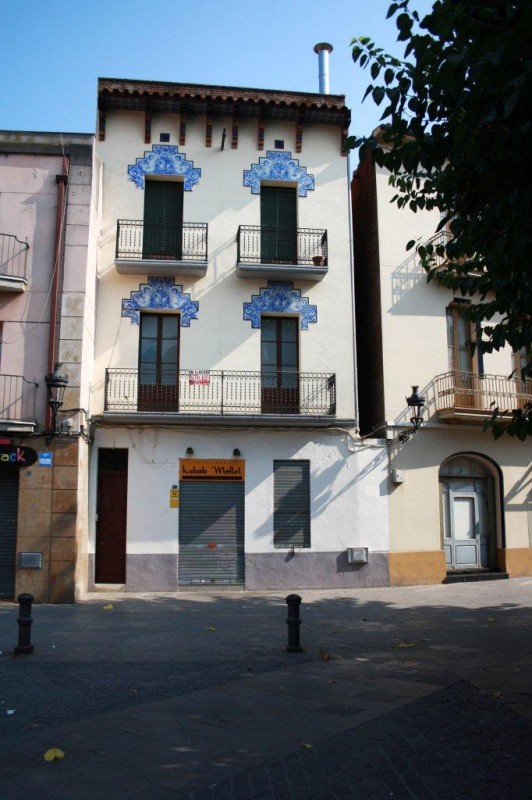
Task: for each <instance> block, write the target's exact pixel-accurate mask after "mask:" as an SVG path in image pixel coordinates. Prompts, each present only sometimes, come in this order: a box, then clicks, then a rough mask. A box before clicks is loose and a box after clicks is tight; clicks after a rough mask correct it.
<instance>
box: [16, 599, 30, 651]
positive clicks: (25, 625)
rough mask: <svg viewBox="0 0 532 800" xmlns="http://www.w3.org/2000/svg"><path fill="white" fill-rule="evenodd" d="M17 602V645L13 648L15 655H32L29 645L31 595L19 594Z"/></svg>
mask: <svg viewBox="0 0 532 800" xmlns="http://www.w3.org/2000/svg"><path fill="white" fill-rule="evenodd" d="M17 600H18V603H19V610H18V614H19V616H18V619H17V622H18V645H17V646H16V647H15V655H19V654H21V653H33V645H32V643H31V623H32V622H33V617H32V616H31V604H32V603H33V595H32V594H19V596H18V597H17Z"/></svg>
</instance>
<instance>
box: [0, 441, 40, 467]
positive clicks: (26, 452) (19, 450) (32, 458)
mask: <svg viewBox="0 0 532 800" xmlns="http://www.w3.org/2000/svg"><path fill="white" fill-rule="evenodd" d="M36 461H37V453H36V452H35V450H32V449H31V447H22V446H19V445H9V444H1V445H0V468H1V466H2V465H4V464H14V465H15V466H16V467H31V465H32V464H35V462H36Z"/></svg>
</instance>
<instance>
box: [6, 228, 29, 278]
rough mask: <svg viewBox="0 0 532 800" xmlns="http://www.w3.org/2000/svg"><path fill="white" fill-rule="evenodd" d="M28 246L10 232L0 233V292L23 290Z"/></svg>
mask: <svg viewBox="0 0 532 800" xmlns="http://www.w3.org/2000/svg"><path fill="white" fill-rule="evenodd" d="M29 249H30V246H29V244H28V243H27V242H23V241H22V240H21V239H19V238H18V237H17V236H15V235H14V234H12V233H0V293H2V292H24V291H25V290H26V287H27V285H28V279H27V276H26V269H27V259H28V250H29Z"/></svg>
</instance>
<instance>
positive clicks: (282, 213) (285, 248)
mask: <svg viewBox="0 0 532 800" xmlns="http://www.w3.org/2000/svg"><path fill="white" fill-rule="evenodd" d="M260 233H261V239H260V242H261V245H260V249H261V254H260V256H261V261H262V263H263V264H297V194H296V190H295V189H294V188H292V187H285V186H264V185H261V189H260Z"/></svg>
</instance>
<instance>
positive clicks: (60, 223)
mask: <svg viewBox="0 0 532 800" xmlns="http://www.w3.org/2000/svg"><path fill="white" fill-rule="evenodd" d="M69 172H70V158H68V156H65V157H64V159H63V174H62V175H56V176H55V180H56V183H57V212H56V218H55V242H54V260H53V275H52V288H51V292H50V332H49V336H48V370H47V374H50V373H51V372H53V370H54V364H55V362H56V361H57V360H58V359H57V341H58V336H57V319H58V316H59V308H58V306H59V287H60V286H61V279H62V277H63V267H64V242H63V233H64V230H65V219H66V201H67V190H68V174H69ZM51 424H52V410H51V408H49V406H48V398H46V426H45V427H46V430H49V428H50V426H51Z"/></svg>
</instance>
